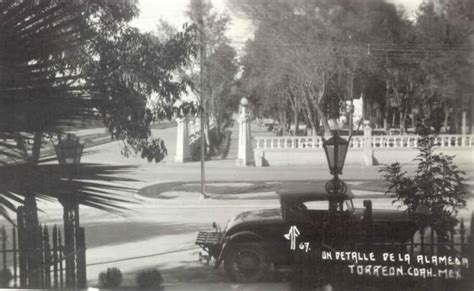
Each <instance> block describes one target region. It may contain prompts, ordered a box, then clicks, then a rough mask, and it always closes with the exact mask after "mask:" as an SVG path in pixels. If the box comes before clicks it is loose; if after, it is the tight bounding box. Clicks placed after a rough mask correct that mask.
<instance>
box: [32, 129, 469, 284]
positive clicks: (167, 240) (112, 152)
mask: <svg viewBox="0 0 474 291" xmlns="http://www.w3.org/2000/svg"><path fill="white" fill-rule="evenodd" d="M157 133H158V131H154V134H157ZM159 134H160V137H162V138H164V140H165V142H166V143H167V146H168V151H169V156H168V158H167V159H165V161H164V162H163V163H160V164H155V163H148V162H146V161H144V160H142V159H140V158H139V157H136V156H132V157H130V158H128V159H127V158H124V157H122V156H121V155H120V143H118V142H112V143H108V144H104V145H100V146H96V147H92V148H88V149H87V151H86V154H85V155H84V157H83V159H82V161H83V162H91V163H104V164H111V165H134V166H136V167H135V168H134V169H132V170H130V171H129V172H127V173H124V174H123V175H124V176H126V177H131V178H134V179H137V181H134V182H129V183H127V184H126V185H127V186H131V187H134V188H135V189H140V188H142V187H145V186H148V185H151V184H155V183H160V182H170V181H183V180H184V181H198V180H199V179H200V165H199V163H187V164H175V163H173V162H172V160H173V155H174V145H175V140H176V133H175V129H174V128H170V129H165V130H160V131H159ZM465 170H467V171H468V178H469V179H470V181H472V180H474V179H473V177H474V175H473V174H474V170H473V169H465ZM206 177H207V179H208V180H218V181H271V180H310V179H318V180H325V179H329V178H330V175H329V174H328V171H327V168H326V165H316V166H304V167H301V166H300V167H268V168H255V167H236V166H235V164H234V161H233V160H226V161H210V162H207V163H206ZM377 177H380V176H379V173H378V168H377V167H350V168H346V169H345V170H344V176H343V178H344V179H351V180H366V179H376V178H377ZM174 195H175V197H172V199H160V200H146V199H139V198H137V197H133V196H130V198H131V199H133V200H134V201H136V202H137V203H136V204H134V205H129V208H130V211H129V212H128V213H127V215H126V216H116V215H112V214H107V213H103V212H100V211H98V210H95V209H90V208H86V207H81V210H80V211H81V224H82V225H83V226H85V229H86V238H87V246H88V251H87V263H88V264H89V267H88V279H89V283H90V284H92V285H93V284H95V282H96V280H97V277H98V274H99V272H101V271H104V270H106V269H107V268H108V267H118V268H120V269H121V270H122V272H124V273H125V281H124V285H129V286H130V285H133V284H134V278H133V276H134V274H135V273H136V272H137V271H138V270H140V269H144V268H149V267H157V268H158V269H159V270H161V271H162V272H163V276H164V278H165V282H167V283H169V284H171V285H170V286H169V289H168V290H187V287H186V286H191V285H183V284H193V285H192V286H195V285H194V284H195V283H196V284H197V283H200V284H201V285H196V288H197V289H199V288H198V287H199V286H201V287H203V286H204V287H203V288H204V289H202V290H207V289H206V287H205V286H208V285H206V284H212V286H214V287H215V288H214V287H213V288H214V290H236V289H237V290H267V288H268V286H269V285H255V286H254V285H252V286H250V285H249V286H245V287H243V286H240V287H239V286H238V285H237V286H236V285H233V284H230V283H228V282H227V279H226V277H225V275H224V274H223V271H222V269H219V270H214V269H212V268H209V267H206V266H202V265H200V264H199V263H198V262H197V251H198V250H197V249H195V248H193V249H190V248H192V247H193V245H194V240H195V236H196V233H197V232H198V231H199V230H209V229H210V224H211V222H213V221H215V222H217V223H219V224H224V223H225V222H226V221H227V219H228V218H229V217H231V216H233V215H235V214H237V213H239V212H241V211H245V210H249V209H260V208H274V207H278V201H277V200H276V199H274V200H272V199H270V200H255V199H252V200H245V199H239V200H213V199H207V200H201V199H198V198H197V196H198V193H192V194H189V193H174ZM356 206H362V200H360V199H359V200H356ZM40 207H41V208H42V209H43V210H44V211H45V212H44V213H43V214H41V221H42V222H44V223H48V224H53V223H61V221H62V209H61V208H60V207H59V205H58V204H53V203H46V202H41V203H40ZM374 208H393V206H392V205H391V201H390V199H387V198H382V199H376V200H374ZM471 209H474V205H473V204H472V201H470V202H469V209H468V210H471ZM468 215H469V211H465V212H463V216H465V217H466V218H468ZM176 250H185V251H180V252H175V251H176ZM202 284H204V285H202ZM272 284H273V285H271V286H273V287H271V288H272V290H287V287H288V286H287V285H286V284H284V283H272ZM209 286H211V285H209ZM180 288H181V289H180ZM216 288H217V289H216ZM252 288H254V289H252ZM255 288H256V289H255ZM199 290H201V289H199Z"/></svg>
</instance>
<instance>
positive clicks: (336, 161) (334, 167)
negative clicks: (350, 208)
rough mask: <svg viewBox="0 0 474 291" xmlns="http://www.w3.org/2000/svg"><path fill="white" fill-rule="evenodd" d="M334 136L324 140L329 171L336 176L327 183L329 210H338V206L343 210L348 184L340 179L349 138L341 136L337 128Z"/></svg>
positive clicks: (332, 132) (333, 133)
mask: <svg viewBox="0 0 474 291" xmlns="http://www.w3.org/2000/svg"><path fill="white" fill-rule="evenodd" d="M331 134H332V137H331V138H329V139H328V140H323V148H324V152H325V153H326V158H327V161H328V165H329V171H330V173H331V175H334V178H333V179H332V180H330V181H328V182H327V183H326V192H327V193H328V196H329V210H330V212H333V211H336V210H337V208H338V206H339V209H340V210H342V203H343V202H344V200H345V195H346V192H347V187H346V184H345V183H344V182H343V181H342V180H340V179H339V175H341V174H342V169H343V168H344V162H345V160H346V154H347V150H348V148H349V141H350V138H349V140H345V139H343V138H341V137H340V136H339V134H338V131H337V130H332V131H331Z"/></svg>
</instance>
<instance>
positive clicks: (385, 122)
mask: <svg viewBox="0 0 474 291" xmlns="http://www.w3.org/2000/svg"><path fill="white" fill-rule="evenodd" d="M385 84H386V91H385V106H384V110H383V112H382V114H383V129H384V130H385V132H388V128H389V125H388V118H389V108H390V98H389V95H390V93H389V92H390V91H389V90H390V82H389V81H388V80H386V81H385Z"/></svg>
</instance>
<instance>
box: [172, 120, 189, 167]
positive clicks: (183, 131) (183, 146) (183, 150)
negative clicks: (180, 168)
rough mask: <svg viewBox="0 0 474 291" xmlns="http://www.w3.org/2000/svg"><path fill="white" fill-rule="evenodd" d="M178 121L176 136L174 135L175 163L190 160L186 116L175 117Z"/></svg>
mask: <svg viewBox="0 0 474 291" xmlns="http://www.w3.org/2000/svg"><path fill="white" fill-rule="evenodd" d="M176 122H177V123H178V130H177V137H176V155H175V157H174V161H175V162H177V163H184V162H188V161H190V160H191V153H190V151H189V135H188V118H186V117H184V118H180V117H179V118H176Z"/></svg>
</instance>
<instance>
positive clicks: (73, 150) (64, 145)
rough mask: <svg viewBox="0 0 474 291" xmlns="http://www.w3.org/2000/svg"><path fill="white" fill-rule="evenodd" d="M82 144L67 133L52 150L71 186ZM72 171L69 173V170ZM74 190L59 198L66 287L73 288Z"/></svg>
mask: <svg viewBox="0 0 474 291" xmlns="http://www.w3.org/2000/svg"><path fill="white" fill-rule="evenodd" d="M83 149H84V144H82V143H80V142H79V138H78V137H77V136H75V135H74V134H71V133H68V134H66V137H65V138H64V137H63V136H59V140H58V143H57V144H56V145H54V150H55V151H56V155H57V157H58V161H59V164H60V165H62V166H63V167H64V168H63V169H64V170H65V171H67V172H68V178H69V182H70V183H71V184H72V179H73V178H74V173H75V171H76V170H77V166H79V164H80V162H81V156H82V151H83ZM71 169H72V170H74V171H72V172H70V170H71ZM74 191H75V190H74V188H73V186H72V185H71V191H70V192H69V193H67V195H64V196H63V197H60V198H59V202H60V203H61V204H62V206H63V220H64V244H65V252H66V254H65V255H66V286H67V287H75V286H77V285H76V281H77V278H76V253H77V252H76V249H77V237H78V233H79V203H78V201H77V199H76V197H75V195H74V194H75V193H74Z"/></svg>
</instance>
